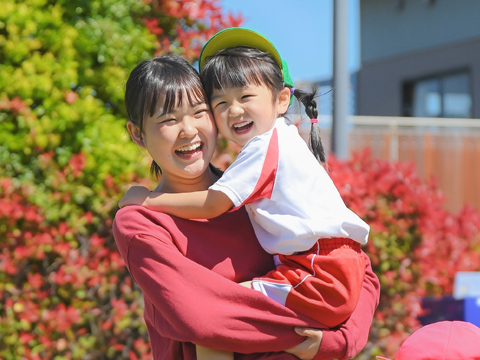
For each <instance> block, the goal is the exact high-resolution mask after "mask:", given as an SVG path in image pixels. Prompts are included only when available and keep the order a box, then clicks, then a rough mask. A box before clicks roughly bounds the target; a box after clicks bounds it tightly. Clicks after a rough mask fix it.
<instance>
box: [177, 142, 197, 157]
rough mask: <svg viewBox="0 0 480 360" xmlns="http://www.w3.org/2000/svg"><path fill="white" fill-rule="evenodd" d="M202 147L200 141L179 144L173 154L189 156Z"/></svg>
mask: <svg viewBox="0 0 480 360" xmlns="http://www.w3.org/2000/svg"><path fill="white" fill-rule="evenodd" d="M202 149H203V143H202V142H196V143H195V144H190V145H185V146H181V147H179V148H178V149H176V150H175V154H177V155H180V156H183V157H190V156H192V155H195V154H196V153H199V152H200V151H202Z"/></svg>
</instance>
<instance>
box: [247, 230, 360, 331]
mask: <svg viewBox="0 0 480 360" xmlns="http://www.w3.org/2000/svg"><path fill="white" fill-rule="evenodd" d="M278 259H279V260H280V262H279V263H278V265H277V269H276V270H273V271H271V272H269V273H268V274H267V275H265V276H263V277H261V278H255V279H254V280H253V288H254V289H255V290H259V291H261V292H262V293H264V294H265V295H267V296H268V297H270V298H272V299H273V300H275V301H277V302H279V303H281V304H283V305H285V306H286V307H288V308H289V309H292V310H294V311H296V312H297V313H299V314H303V315H305V316H307V317H309V318H311V319H313V320H315V321H317V322H319V323H321V324H323V325H326V326H327V327H334V326H337V325H339V324H340V323H342V322H343V321H344V320H346V319H347V318H348V317H349V316H350V315H351V313H352V312H353V310H354V309H355V306H356V305H357V301H358V298H359V296H360V290H361V287H362V282H363V276H364V273H365V261H364V258H363V256H362V252H361V249H360V245H359V244H358V243H356V242H354V241H353V240H350V239H338V238H335V239H321V240H319V242H318V244H317V245H315V246H314V247H313V248H312V249H310V250H309V251H306V252H304V253H300V254H297V255H278Z"/></svg>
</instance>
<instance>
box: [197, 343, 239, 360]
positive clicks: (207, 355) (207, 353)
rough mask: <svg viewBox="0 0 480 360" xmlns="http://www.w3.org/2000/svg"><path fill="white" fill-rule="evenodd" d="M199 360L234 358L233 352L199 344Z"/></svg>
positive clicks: (226, 359) (229, 359) (231, 359)
mask: <svg viewBox="0 0 480 360" xmlns="http://www.w3.org/2000/svg"><path fill="white" fill-rule="evenodd" d="M197 360H233V352H230V351H224V350H213V349H209V348H206V347H203V346H200V345H197Z"/></svg>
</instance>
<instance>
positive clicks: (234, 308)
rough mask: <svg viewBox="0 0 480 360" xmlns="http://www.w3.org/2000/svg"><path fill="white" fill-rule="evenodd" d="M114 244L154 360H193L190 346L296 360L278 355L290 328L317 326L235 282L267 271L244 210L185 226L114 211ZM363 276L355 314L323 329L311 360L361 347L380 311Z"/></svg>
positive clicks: (144, 212)
mask: <svg viewBox="0 0 480 360" xmlns="http://www.w3.org/2000/svg"><path fill="white" fill-rule="evenodd" d="M113 231H114V236H115V241H116V243H117V246H118V249H119V251H120V254H121V256H122V258H123V259H124V261H125V263H126V266H127V268H128V270H129V271H130V274H131V275H132V278H133V279H134V281H135V282H136V283H137V284H138V285H139V286H140V288H141V289H142V291H143V294H144V300H145V312H144V317H145V321H146V324H147V327H148V333H149V336H150V342H151V347H152V352H153V357H154V359H155V360H169V359H172V360H173V359H182V358H183V359H186V360H190V359H192V360H194V359H196V356H195V345H194V344H198V345H203V346H206V347H209V348H215V349H222V350H228V351H233V352H235V353H241V354H236V355H235V359H242V360H251V359H290V360H293V359H296V357H294V356H293V355H290V354H287V353H285V352H283V351H282V350H284V349H287V348H290V347H292V346H295V345H297V344H299V343H301V342H302V341H303V340H304V338H303V337H300V336H299V335H297V334H296V333H295V332H294V330H293V327H294V326H312V327H318V326H319V325H320V324H317V323H315V322H313V321H312V320H309V319H307V318H305V317H302V316H301V315H298V314H296V313H294V312H293V311H292V310H289V309H287V308H285V307H283V306H282V305H280V304H278V303H276V302H275V301H273V300H271V299H269V298H267V297H266V296H264V295H263V294H261V293H259V292H256V291H255V290H252V289H248V288H246V287H243V286H239V285H238V284H237V283H238V282H242V281H246V280H250V279H252V278H253V277H255V276H261V275H264V274H266V273H267V272H268V271H269V270H271V269H272V268H273V267H274V265H273V260H272V256H271V255H270V254H268V253H266V252H265V251H264V250H263V249H262V248H261V247H260V245H259V244H258V241H257V239H256V237H255V234H254V232H253V229H252V226H251V223H250V220H249V218H248V215H247V213H246V211H245V209H244V208H240V209H239V210H237V211H234V212H229V213H225V214H223V215H221V216H219V217H217V218H214V219H210V220H184V219H180V218H176V217H174V216H170V215H167V214H163V213H159V212H154V211H151V210H148V209H146V208H143V207H139V206H128V207H125V208H122V209H121V210H119V211H118V213H117V215H116V217H115V222H114V225H113ZM365 260H366V264H367V266H366V275H365V280H364V284H363V288H362V291H361V295H360V300H359V303H358V305H357V308H356V310H355V311H354V313H353V315H352V316H351V317H350V318H349V319H348V320H347V321H346V323H345V324H344V325H342V326H341V327H340V328H338V329H336V330H328V331H324V334H323V339H322V343H321V347H320V350H319V352H318V354H317V356H316V357H315V359H316V360H324V359H334V358H335V359H347V358H351V357H353V356H355V355H356V354H357V353H358V352H359V351H360V350H361V349H362V348H363V346H365V344H366V341H367V338H368V330H369V327H370V325H371V322H372V318H373V313H374V311H375V308H376V306H377V305H378V299H379V281H378V278H377V277H376V276H375V274H374V273H373V271H372V268H371V265H370V261H369V260H368V257H367V256H366V255H365Z"/></svg>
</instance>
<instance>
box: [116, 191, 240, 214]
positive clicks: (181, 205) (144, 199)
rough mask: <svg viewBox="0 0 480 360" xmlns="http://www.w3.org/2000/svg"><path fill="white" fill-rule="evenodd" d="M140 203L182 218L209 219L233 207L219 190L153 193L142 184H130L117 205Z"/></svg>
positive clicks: (151, 208)
mask: <svg viewBox="0 0 480 360" xmlns="http://www.w3.org/2000/svg"><path fill="white" fill-rule="evenodd" d="M127 205H142V206H145V207H146V208H148V209H150V210H154V211H159V212H164V213H167V214H170V215H174V216H177V217H181V218H183V219H211V218H214V217H217V216H219V215H221V214H223V213H224V212H226V211H228V210H230V209H231V208H232V207H233V203H232V201H231V200H230V198H229V197H228V196H227V195H225V194H224V193H223V192H221V191H215V190H204V191H195V192H189V193H174V194H170V193H155V192H151V191H149V190H148V189H147V188H146V187H143V186H132V187H131V188H130V189H128V191H127V192H126V193H125V196H124V197H123V199H122V200H120V202H119V204H118V206H120V207H124V206H127Z"/></svg>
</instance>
